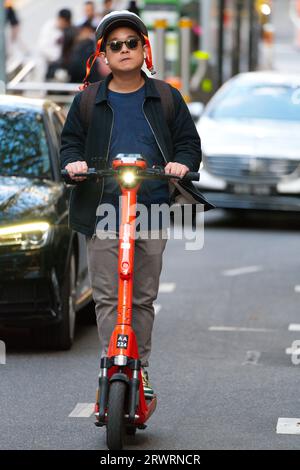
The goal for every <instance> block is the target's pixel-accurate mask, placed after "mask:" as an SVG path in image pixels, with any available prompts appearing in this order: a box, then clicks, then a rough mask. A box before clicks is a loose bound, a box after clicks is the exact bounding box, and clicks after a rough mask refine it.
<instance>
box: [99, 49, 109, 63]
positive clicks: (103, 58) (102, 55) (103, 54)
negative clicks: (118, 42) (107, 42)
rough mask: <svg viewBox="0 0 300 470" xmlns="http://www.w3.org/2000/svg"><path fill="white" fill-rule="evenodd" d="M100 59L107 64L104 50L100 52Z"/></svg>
mask: <svg viewBox="0 0 300 470" xmlns="http://www.w3.org/2000/svg"><path fill="white" fill-rule="evenodd" d="M100 56H101V59H102V60H104V62H105V63H106V64H107V62H108V60H107V58H106V55H105V52H100Z"/></svg>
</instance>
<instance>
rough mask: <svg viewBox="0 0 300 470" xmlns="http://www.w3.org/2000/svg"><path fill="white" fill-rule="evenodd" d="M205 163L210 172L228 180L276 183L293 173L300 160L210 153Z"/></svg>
mask: <svg viewBox="0 0 300 470" xmlns="http://www.w3.org/2000/svg"><path fill="white" fill-rule="evenodd" d="M204 164H205V167H206V169H207V170H208V171H209V172H210V173H212V174H213V175H215V176H219V177H222V178H224V179H226V180H228V181H241V180H244V181H248V182H249V180H253V181H255V182H260V181H263V182H267V183H276V182H278V181H279V180H280V179H281V178H282V177H284V176H287V175H290V174H291V173H293V172H294V171H295V170H296V169H297V167H298V166H299V165H300V160H299V161H297V160H288V159H279V158H263V157H259V158H256V157H249V156H245V157H240V156H239V157H232V156H227V155H218V156H211V155H210V156H206V157H205V161H204Z"/></svg>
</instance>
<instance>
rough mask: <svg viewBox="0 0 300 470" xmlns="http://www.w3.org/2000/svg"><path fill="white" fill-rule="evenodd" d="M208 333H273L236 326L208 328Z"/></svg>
mask: <svg viewBox="0 0 300 470" xmlns="http://www.w3.org/2000/svg"><path fill="white" fill-rule="evenodd" d="M208 329H209V331H245V332H247V331H250V332H251V331H252V332H254V333H267V332H269V331H274V330H272V329H268V328H245V327H237V326H210V327H209V328H208Z"/></svg>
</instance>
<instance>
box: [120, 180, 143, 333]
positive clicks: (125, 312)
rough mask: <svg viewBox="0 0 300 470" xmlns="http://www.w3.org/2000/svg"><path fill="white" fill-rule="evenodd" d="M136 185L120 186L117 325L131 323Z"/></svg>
mask: <svg viewBox="0 0 300 470" xmlns="http://www.w3.org/2000/svg"><path fill="white" fill-rule="evenodd" d="M138 186H139V185H137V186H136V187H134V188H130V189H128V188H124V187H122V188H121V189H122V217H121V226H120V237H119V268H118V270H119V271H118V272H119V294H118V316H117V325H131V321H132V295H133V266H134V244H135V218H136V201H137V190H138Z"/></svg>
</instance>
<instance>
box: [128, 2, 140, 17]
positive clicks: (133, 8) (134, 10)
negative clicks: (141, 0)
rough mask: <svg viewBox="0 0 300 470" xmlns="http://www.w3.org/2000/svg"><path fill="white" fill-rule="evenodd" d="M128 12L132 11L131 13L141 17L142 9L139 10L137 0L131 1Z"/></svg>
mask: <svg viewBox="0 0 300 470" xmlns="http://www.w3.org/2000/svg"><path fill="white" fill-rule="evenodd" d="M128 11H131V13H135V14H136V15H138V16H139V14H140V9H139V8H138V6H137V4H136V1H135V0H130V2H129V6H128Z"/></svg>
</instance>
